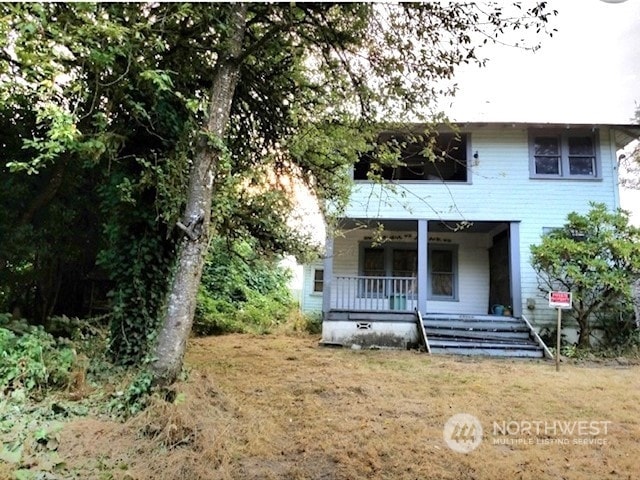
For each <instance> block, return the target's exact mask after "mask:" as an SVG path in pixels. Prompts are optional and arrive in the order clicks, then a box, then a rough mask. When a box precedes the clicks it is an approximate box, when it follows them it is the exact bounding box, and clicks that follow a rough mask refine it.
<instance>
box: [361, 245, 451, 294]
mask: <svg viewBox="0 0 640 480" xmlns="http://www.w3.org/2000/svg"><path fill="white" fill-rule="evenodd" d="M367 248H379V249H381V250H383V251H384V268H385V274H384V276H387V277H390V276H392V275H393V251H394V250H415V251H416V261H417V251H418V245H417V244H415V243H408V242H390V243H385V244H383V245H379V246H375V247H374V246H373V245H372V242H360V244H359V248H358V276H364V252H365V250H366V249H367ZM427 248H428V254H427V300H432V301H438V302H459V301H460V290H459V279H460V271H459V263H458V245H457V244H452V243H429V244H428V247H427ZM433 250H448V251H450V252H451V253H452V262H453V272H452V275H453V284H452V288H453V295H452V296H443V295H434V294H433V292H432V289H431V259H432V252H433ZM418 270H419V266H418V267H417V268H416V284H417V281H418ZM373 294H375V293H374V292H370V293H363V292H362V291H361V289H360V288H359V289H358V292H357V295H358V296H359V297H360V298H364V297H365V296H366V297H369V296H371V295H373ZM381 295H382V296H383V297H385V298H386V297H388V296H389V292H387V289H386V288H385V289H384V291H383V292H382V294H381ZM408 298H409V299H412V300H415V299H417V298H418V293H417V291H416V292H415V293H413V294H412V295H410V296H409V297H408Z"/></svg>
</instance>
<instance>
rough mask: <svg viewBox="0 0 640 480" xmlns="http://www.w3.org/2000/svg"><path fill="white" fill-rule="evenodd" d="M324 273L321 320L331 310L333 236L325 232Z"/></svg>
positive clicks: (326, 316)
mask: <svg viewBox="0 0 640 480" xmlns="http://www.w3.org/2000/svg"><path fill="white" fill-rule="evenodd" d="M324 250H325V251H324V272H323V279H322V318H323V319H326V318H328V316H329V311H330V310H331V284H332V281H333V235H332V234H331V232H327V240H326V242H325V247H324Z"/></svg>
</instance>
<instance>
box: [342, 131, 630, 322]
mask: <svg viewBox="0 0 640 480" xmlns="http://www.w3.org/2000/svg"><path fill="white" fill-rule="evenodd" d="M468 133H470V151H471V152H472V153H475V152H477V153H478V159H475V158H473V157H471V158H470V159H469V163H470V164H471V170H472V173H471V183H470V184H455V183H448V184H438V183H427V182H424V183H406V184H401V185H397V186H396V187H395V188H396V190H395V192H394V191H392V190H391V189H388V188H382V187H381V186H379V185H373V184H370V183H365V182H359V183H357V184H356V186H355V188H354V190H353V194H352V197H351V201H350V203H349V207H348V208H347V210H346V214H345V217H350V218H380V219H419V218H423V219H430V220H437V219H442V220H453V221H455V220H468V221H474V220H475V221H482V220H485V221H491V220H492V221H519V222H521V223H520V240H521V242H520V257H521V281H522V302H523V312H524V314H525V315H527V317H528V318H529V319H530V320H532V321H534V322H536V323H539V324H542V323H547V322H549V321H552V320H553V312H552V311H551V310H550V309H548V308H547V307H546V306H545V303H546V301H545V300H544V299H543V298H542V297H541V296H540V293H539V292H538V289H537V282H536V277H535V273H534V272H533V269H532V268H531V266H530V256H531V254H530V245H532V244H535V243H537V242H539V239H540V236H541V234H542V230H543V228H544V227H556V226H560V225H563V224H564V222H565V221H566V217H567V214H568V213H569V212H571V211H576V212H579V213H585V212H586V211H588V210H589V202H591V201H594V202H602V203H604V204H606V205H607V206H608V207H609V208H616V207H618V196H617V172H616V165H617V162H616V159H615V148H613V147H612V141H611V140H612V136H611V132H610V131H609V129H608V128H604V127H603V128H600V130H599V133H600V136H599V151H598V155H599V168H600V170H601V179H598V180H569V179H531V178H529V147H528V131H527V129H526V128H521V127H517V128H511V127H491V128H480V129H477V130H474V131H469V132H468ZM348 240H351V237H349V239H347V238H342V239H341V238H339V239H336V243H335V245H336V253H340V254H341V258H342V259H341V260H340V261H336V262H335V263H334V265H335V266H334V269H335V271H334V273H335V274H336V275H340V274H352V273H353V272H356V271H357V268H358V264H357V262H358V251H357V242H355V243H353V241H351V242H349V241H348ZM469 251H470V250H467V251H465V250H464V249H462V248H461V249H460V251H459V253H460V258H459V262H460V277H461V278H463V279H464V280H463V282H464V284H461V286H460V288H461V290H462V287H463V286H464V287H465V289H466V288H469V291H472V292H477V293H475V294H474V295H476V299H480V297H482V296H483V295H484V296H485V297H488V294H486V295H485V293H484V292H482V293H480V291H481V284H482V283H483V282H484V283H486V285H487V286H486V288H487V289H488V279H484V278H483V275H482V274H481V273H480V271H481V270H482V268H481V265H480V264H479V263H478V262H480V260H479V259H480V258H482V263H483V264H484V262H485V261H488V260H484V258H485V255H483V256H482V257H481V256H480V255H473V254H469V255H468V256H467V253H465V252H469ZM476 253H477V252H476ZM467 277H469V278H467ZM485 280H486V281H485ZM467 282H468V285H467ZM474 285H475V288H474V287H473V286H474ZM527 298H534V299H536V302H537V305H536V309H535V310H533V311H532V310H527V308H526V302H527ZM432 303H433V302H432ZM440 303H450V302H440ZM485 303H486V302H485ZM485 303H483V305H484V304H485ZM438 307H440V305H438ZM449 307H451V305H442V311H449V310H447V308H449ZM459 307H460V308H461V309H462V308H465V305H464V304H463V300H462V299H461V304H460V305H459ZM456 311H458V310H456Z"/></svg>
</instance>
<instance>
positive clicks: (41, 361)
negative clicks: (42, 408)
mask: <svg viewBox="0 0 640 480" xmlns="http://www.w3.org/2000/svg"><path fill="white" fill-rule="evenodd" d="M75 359H76V353H75V351H74V349H73V348H71V346H70V345H69V344H67V343H65V342H64V341H62V340H56V339H55V338H54V337H53V336H52V335H51V334H49V333H47V332H45V330H44V329H43V328H42V327H41V326H38V327H35V326H32V325H28V324H27V323H26V322H24V321H15V320H12V319H11V316H10V315H9V314H2V315H0V392H1V393H2V394H3V395H6V394H11V393H12V392H16V391H23V392H24V394H25V395H28V396H35V395H37V394H39V393H41V392H42V391H43V390H45V389H47V388H51V387H61V386H64V385H66V384H67V383H68V381H69V378H70V372H71V369H72V367H73V365H74V362H75Z"/></svg>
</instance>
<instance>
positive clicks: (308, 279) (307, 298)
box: [300, 260, 323, 313]
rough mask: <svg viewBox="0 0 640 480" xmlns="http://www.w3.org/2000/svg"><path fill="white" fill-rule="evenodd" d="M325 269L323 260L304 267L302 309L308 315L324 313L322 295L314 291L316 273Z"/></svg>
mask: <svg viewBox="0 0 640 480" xmlns="http://www.w3.org/2000/svg"><path fill="white" fill-rule="evenodd" d="M318 268H320V269H321V268H323V262H322V260H317V261H316V262H314V263H311V264H307V265H305V266H304V269H303V274H302V299H301V302H300V308H301V309H302V311H303V312H307V313H312V312H314V313H320V312H322V293H319V292H314V291H313V284H314V272H315V271H316V269H318Z"/></svg>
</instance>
